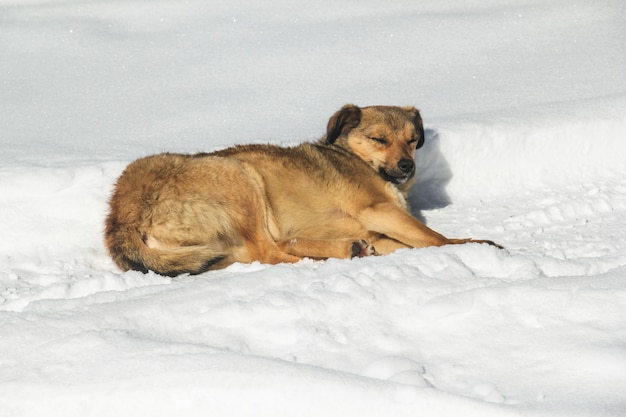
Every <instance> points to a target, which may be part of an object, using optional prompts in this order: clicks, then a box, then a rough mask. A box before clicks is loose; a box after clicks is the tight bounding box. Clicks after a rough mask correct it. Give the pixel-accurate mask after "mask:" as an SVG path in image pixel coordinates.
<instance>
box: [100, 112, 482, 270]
mask: <svg viewBox="0 0 626 417" xmlns="http://www.w3.org/2000/svg"><path fill="white" fill-rule="evenodd" d="M423 140H424V131H423V127H422V121H421V117H420V115H419V112H418V111H417V110H416V109H415V108H413V107H403V108H401V107H386V106H375V107H365V108H359V107H356V106H354V105H346V106H344V107H343V108H342V109H341V110H339V111H338V112H337V113H335V114H334V115H333V116H332V117H331V119H330V120H329V123H328V128H327V134H326V136H325V137H324V138H322V139H321V140H320V142H318V143H305V144H302V145H299V146H295V147H291V148H285V147H278V146H271V145H247V146H235V147H233V148H229V149H225V150H223V151H218V152H213V153H207V154H197V155H179V154H161V155H155V156H150V157H147V158H143V159H139V160H137V161H135V162H133V163H132V164H130V165H129V166H128V167H127V169H126V170H125V171H124V172H123V173H122V175H121V177H120V178H119V180H118V181H117V184H116V186H115V190H114V192H113V195H112V197H111V200H110V212H109V215H108V217H107V220H106V225H105V244H106V247H107V249H108V251H109V253H110V254H111V256H112V258H113V260H114V261H115V262H116V263H117V265H118V266H119V267H120V268H121V269H123V270H128V269H135V270H140V271H144V272H147V271H148V270H153V271H155V272H157V273H159V274H163V275H169V276H175V275H179V274H182V273H191V274H197V273H201V272H204V271H207V270H210V269H219V268H224V267H226V266H228V265H230V264H232V263H233V262H253V261H260V262H263V263H270V264H276V263H281V262H296V261H298V260H299V259H301V258H303V257H311V258H319V259H322V258H329V257H337V258H349V257H352V256H366V255H371V254H374V253H376V252H377V253H381V254H386V253H390V252H392V251H394V250H396V249H398V248H402V247H425V246H433V245H434V246H440V245H445V244H450V243H465V242H470V241H471V240H469V239H456V240H453V239H452V240H451V239H447V238H445V237H444V236H442V235H440V234H439V233H436V232H434V231H433V230H431V229H429V228H428V227H426V226H425V225H424V224H423V223H421V222H420V221H418V220H417V219H415V218H414V217H413V216H411V214H410V213H409V212H408V210H407V206H406V194H407V192H408V190H409V188H410V186H411V184H412V182H413V177H414V172H415V167H414V153H415V150H416V148H417V147H419V146H421V145H422V144H423ZM481 242H487V243H492V242H489V241H481ZM374 247H375V248H376V252H375V250H374Z"/></svg>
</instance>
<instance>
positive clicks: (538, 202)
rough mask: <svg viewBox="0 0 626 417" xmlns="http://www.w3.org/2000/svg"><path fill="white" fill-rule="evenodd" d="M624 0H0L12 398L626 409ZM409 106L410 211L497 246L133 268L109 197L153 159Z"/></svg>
mask: <svg viewBox="0 0 626 417" xmlns="http://www.w3.org/2000/svg"><path fill="white" fill-rule="evenodd" d="M623 12H624V7H623V5H622V4H621V3H620V2H618V1H607V2H602V3H597V2H582V3H581V2H577V3H576V4H572V3H569V2H567V1H555V2H550V3H545V4H544V3H533V2H522V3H520V2H509V1H498V2H491V1H490V2H469V3H468V2H467V1H463V2H460V1H456V0H446V1H444V2H441V1H437V2H434V1H433V2H430V1H427V2H420V3H419V4H417V3H416V4H404V3H402V4H401V3H397V4H389V5H387V4H386V5H380V4H379V3H377V2H370V1H360V2H358V4H356V3H354V4H352V3H343V4H336V2H333V3H331V2H323V1H322V2H309V3H306V4H304V3H303V4H298V5H297V6H295V5H294V4H293V3H290V2H283V1H280V0H275V1H272V2H271V3H269V4H265V5H259V4H253V3H250V2H247V1H243V0H242V1H235V2H228V3H215V2H212V3H211V4H208V3H206V2H201V1H189V2H185V3H184V4H182V3H178V2H170V1H165V0H162V1H155V2H150V3H149V4H148V3H145V2H141V1H128V2H125V3H123V4H122V3H119V2H109V1H106V0H98V1H91V2H61V1H55V0H49V1H28V2H15V1H8V0H0V16H2V17H1V18H0V20H1V22H2V23H1V25H2V37H3V40H4V42H3V44H2V45H3V46H2V47H0V73H2V83H0V90H1V91H2V94H0V113H1V114H2V115H3V117H1V118H0V132H1V133H0V142H1V145H2V149H1V151H0V219H2V228H1V230H2V235H3V238H4V239H2V241H0V415H11V416H31V415H32V416H35V415H37V416H39V415H47V416H56V415H64V416H67V415H76V416H83V415H97V416H108V415H111V416H119V415H137V416H141V415H150V416H160V415H163V416H171V415H174V414H175V415H179V414H181V415H182V414H184V415H188V416H194V415H203V416H204V415H231V416H247V415H251V414H254V415H260V416H263V415H271V416H280V415H302V416H307V415H320V414H325V415H361V416H375V415H398V416H403V415H407V416H415V415H421V414H426V415H430V416H458V415H464V416H491V415H493V416H508V415H511V416H521V415H524V416H577V415H580V416H594V417H596V416H620V415H623V414H624V411H625V410H626V401H625V400H624V394H623V393H624V392H626V368H624V366H623V364H624V363H625V362H626V350H624V346H626V328H625V327H624V324H623V317H624V316H625V314H626V283H625V281H624V277H625V276H626V234H625V232H624V230H626V225H625V222H624V219H625V218H626V177H625V176H624V172H626V169H625V168H626V167H624V159H623V155H624V154H625V153H626V152H625V151H626V149H625V147H626V145H625V143H626V142H625V141H624V140H623V139H624V133H623V132H624V131H625V128H626V126H625V125H626V117H625V115H626V93H625V92H624V88H623V86H624V85H626V71H624V68H625V66H626V62H624V56H626V54H624V47H623V45H625V44H626V43H625V41H626V39H624V32H623V27H624V25H625V24H626V17H625V15H624V13H623ZM345 102H355V103H357V104H360V105H367V104H403V105H404V104H411V105H416V106H418V107H419V108H420V109H421V111H422V114H423V116H424V119H425V124H426V127H427V142H426V145H425V146H424V148H423V149H421V150H420V151H419V152H418V166H419V173H418V183H417V184H416V186H415V188H414V189H413V190H412V192H411V196H410V200H411V203H412V207H413V210H414V212H415V214H416V215H417V216H418V217H421V218H423V219H424V221H426V222H427V223H428V224H429V225H430V226H431V227H433V228H434V229H435V230H438V231H441V232H442V233H444V234H446V235H449V236H456V237H470V236H472V237H477V238H489V239H493V240H495V241H497V242H499V243H501V244H503V245H504V246H506V248H507V250H497V249H495V248H493V247H489V246H485V245H464V246H450V247H443V248H427V249H422V250H402V251H398V252H396V253H394V254H392V255H389V256H385V257H370V258H362V259H355V260H328V261H326V262H314V261H310V260H305V261H302V262H300V263H298V264H296V265H277V266H267V265H260V264H251V265H233V266H231V267H230V268H228V269H226V270H223V271H216V272H211V273H207V274H204V275H202V276H199V277H186V276H184V277H180V278H176V279H171V278H166V277H160V276H158V275H155V274H152V273H150V274H146V275H144V274H141V273H138V272H127V273H121V272H120V271H118V270H117V269H116V268H115V266H114V265H113V263H112V262H111V260H110V259H109V258H108V257H107V255H106V253H105V251H104V248H103V246H102V228H103V224H102V222H103V219H104V216H105V213H106V207H107V199H108V196H109V193H110V191H111V189H112V186H113V183H114V181H115V179H116V178H117V176H118V175H119V174H120V173H121V171H122V170H123V169H124V167H125V166H126V164H127V163H128V162H130V161H131V160H133V159H135V158H137V157H140V156H142V155H146V154H150V153H155V152H160V151H166V150H167V151H188V152H193V151H199V150H212V149H217V148H221V147H224V146H229V145H232V144H234V143H242V142H273V143H283V144H291V143H296V142H299V141H302V140H313V139H316V138H318V137H319V136H321V135H322V134H323V132H324V126H325V125H326V121H327V119H328V117H329V116H330V115H331V114H332V113H333V112H334V111H335V110H337V109H338V108H339V107H340V106H341V105H342V104H344V103H345Z"/></svg>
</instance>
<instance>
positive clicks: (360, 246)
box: [352, 239, 378, 258]
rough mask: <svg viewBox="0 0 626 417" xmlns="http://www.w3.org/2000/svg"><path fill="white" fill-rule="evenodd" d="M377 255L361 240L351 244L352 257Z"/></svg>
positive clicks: (371, 247) (373, 249) (372, 248)
mask: <svg viewBox="0 0 626 417" xmlns="http://www.w3.org/2000/svg"><path fill="white" fill-rule="evenodd" d="M371 255H378V254H377V253H376V249H375V248H374V247H373V246H372V245H370V244H369V243H367V242H366V241H364V240H363V239H361V240H358V241H356V240H355V241H354V242H352V257H353V258H354V257H359V258H362V257H364V256H371Z"/></svg>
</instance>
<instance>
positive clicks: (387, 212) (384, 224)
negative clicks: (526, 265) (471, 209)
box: [359, 203, 499, 253]
mask: <svg viewBox="0 0 626 417" xmlns="http://www.w3.org/2000/svg"><path fill="white" fill-rule="evenodd" d="M359 221H361V223H362V224H363V226H365V227H366V228H367V229H368V230H370V231H372V232H377V233H380V234H383V235H385V236H388V237H390V238H391V239H393V240H396V241H398V242H399V243H400V245H398V246H397V247H396V249H398V248H399V247H402V244H404V245H406V246H409V247H413V248H423V247H427V246H443V245H449V244H460V243H471V242H475V243H488V244H490V245H494V246H498V247H499V245H496V244H494V243H493V242H491V241H489V240H473V239H448V238H446V237H445V236H443V235H441V234H439V233H437V232H435V231H434V230H432V229H431V228H429V227H428V226H426V225H425V224H424V223H422V222H420V221H419V220H417V219H416V218H415V217H413V216H411V214H409V213H408V212H407V211H405V210H404V209H402V208H401V207H398V206H397V205H395V204H393V203H380V204H376V205H374V206H372V207H368V208H365V209H363V210H362V211H361V213H360V215H359ZM381 243H382V245H381V249H380V251H381V253H388V252H387V250H391V251H393V250H395V249H392V248H393V247H394V245H392V244H391V243H392V242H388V241H384V240H383V242H381ZM383 250H384V251H383Z"/></svg>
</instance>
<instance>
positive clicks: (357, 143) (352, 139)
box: [322, 104, 424, 188]
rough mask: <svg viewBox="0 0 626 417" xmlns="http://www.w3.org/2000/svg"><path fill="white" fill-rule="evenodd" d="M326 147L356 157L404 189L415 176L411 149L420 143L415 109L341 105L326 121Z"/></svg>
mask: <svg viewBox="0 0 626 417" xmlns="http://www.w3.org/2000/svg"><path fill="white" fill-rule="evenodd" d="M322 140H323V141H324V142H325V143H327V144H329V145H330V144H335V145H337V146H340V147H343V148H345V149H347V150H349V151H350V152H352V153H354V154H355V155H357V156H358V157H359V158H361V159H362V160H363V161H365V162H366V163H367V164H369V165H370V166H371V167H372V168H373V169H374V170H375V171H376V172H378V174H379V175H380V176H381V177H382V178H383V179H384V180H385V181H389V182H391V183H393V184H395V185H397V186H399V188H405V185H408V183H409V182H410V180H411V179H413V177H414V176H415V150H416V149H418V148H420V147H421V146H422V145H423V144H424V126H423V124H422V117H421V116H420V113H419V111H418V110H417V109H416V108H415V107H394V106H372V107H363V108H361V107H357V106H355V105H353V104H347V105H345V106H343V107H342V108H341V109H340V110H339V111H338V112H337V113H335V114H334V115H332V117H331V118H330V120H329V121H328V128H327V131H326V136H325V137H324V138H323V139H322Z"/></svg>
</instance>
